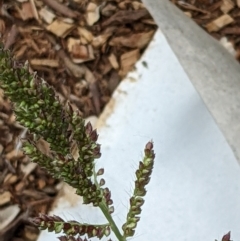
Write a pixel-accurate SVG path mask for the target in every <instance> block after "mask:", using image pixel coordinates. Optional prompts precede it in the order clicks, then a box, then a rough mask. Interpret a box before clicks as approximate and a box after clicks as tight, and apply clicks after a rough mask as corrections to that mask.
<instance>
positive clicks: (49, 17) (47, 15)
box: [39, 7, 56, 24]
mask: <svg viewBox="0 0 240 241" xmlns="http://www.w3.org/2000/svg"><path fill="white" fill-rule="evenodd" d="M39 15H40V16H41V17H42V19H43V20H44V21H45V22H46V23H48V24H51V23H52V22H53V20H54V18H55V17H56V15H55V14H54V13H53V12H51V11H49V10H48V9H47V8H46V7H44V8H42V9H41V10H40V11H39Z"/></svg>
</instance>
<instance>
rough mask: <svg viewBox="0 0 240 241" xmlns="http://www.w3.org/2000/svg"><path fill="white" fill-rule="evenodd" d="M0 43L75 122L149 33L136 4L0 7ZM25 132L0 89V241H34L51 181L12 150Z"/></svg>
mask: <svg viewBox="0 0 240 241" xmlns="http://www.w3.org/2000/svg"><path fill="white" fill-rule="evenodd" d="M0 10H1V11H0V37H1V41H2V42H3V43H4V47H5V49H11V50H12V52H13V54H14V55H15V58H16V59H18V60H19V61H22V62H26V61H28V62H29V64H30V67H31V70H32V71H37V72H38V75H39V76H41V77H43V78H44V79H45V80H46V81H47V82H48V83H49V84H50V85H52V86H54V88H55V89H56V91H57V93H58V94H59V96H60V98H61V100H62V101H71V102H72V104H73V105H74V106H75V108H78V109H79V110H80V111H81V113H82V116H83V117H84V118H85V117H88V116H98V115H99V114H100V113H101V111H102V109H103V108H104V106H105V105H106V103H107V102H108V101H109V99H110V96H111V94H112V92H113V91H114V89H115V88H116V86H117V85H118V84H119V82H120V81H121V79H122V78H123V77H124V76H125V75H126V74H127V73H128V72H129V71H130V70H131V69H132V68H133V66H134V64H135V62H136V61H137V60H138V59H139V58H140V56H141V54H142V53H143V51H144V49H145V48H146V46H147V45H148V43H149V42H150V40H151V39H152V37H153V35H154V32H155V31H156V29H157V26H156V24H155V23H154V21H153V19H152V18H151V16H150V15H149V13H148V11H147V10H146V8H145V7H144V6H143V4H142V3H141V2H140V1H138V0H137V1H132V0H131V1H129V0H126V1H120V0H111V1H95V0H93V1H90V0H12V1H10V0H9V1H7V0H6V1H0ZM25 133H26V130H25V129H24V128H23V127H21V126H20V125H18V124H17V123H16V122H15V117H14V115H13V113H12V108H11V104H10V103H9V101H8V100H7V99H6V98H5V97H4V94H3V91H2V90H1V89H0V241H10V240H11V241H23V240H24V241H35V240H36V239H37V237H38V234H39V231H38V230H37V229H36V228H35V227H33V226H32V225H31V223H29V222H28V221H27V218H29V217H34V216H37V215H38V213H39V212H41V213H46V212H47V211H48V210H49V208H50V206H51V204H52V202H53V200H54V198H55V197H56V195H57V192H58V181H57V180H54V179H52V178H51V177H50V176H49V175H47V174H46V172H45V171H44V170H42V169H41V168H39V167H37V166H36V165H34V164H33V163H31V162H30V160H29V159H28V158H27V157H26V156H24V155H23V153H22V152H21V150H20V147H21V142H20V138H23V137H24V135H25Z"/></svg>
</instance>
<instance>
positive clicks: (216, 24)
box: [206, 14, 234, 32]
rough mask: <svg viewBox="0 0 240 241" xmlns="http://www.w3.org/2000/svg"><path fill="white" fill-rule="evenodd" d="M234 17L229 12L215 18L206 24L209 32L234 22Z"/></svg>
mask: <svg viewBox="0 0 240 241" xmlns="http://www.w3.org/2000/svg"><path fill="white" fill-rule="evenodd" d="M233 21H234V19H233V18H232V17H231V16H229V15H228V14H225V15H222V16H221V17H219V18H217V19H215V20H214V21H212V22H210V23H208V24H207V25H206V29H207V30H208V32H217V31H218V30H220V29H221V28H223V27H225V26H227V25H228V24H230V23H232V22H233Z"/></svg>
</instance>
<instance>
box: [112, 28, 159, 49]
mask: <svg viewBox="0 0 240 241" xmlns="http://www.w3.org/2000/svg"><path fill="white" fill-rule="evenodd" d="M153 34H154V31H149V32H147V33H136V34H131V35H130V36H120V37H115V38H113V39H111V41H110V42H109V45H111V46H125V47H129V48H139V49H142V48H144V47H146V45H147V44H148V43H149V41H150V40H151V39H152V37H153Z"/></svg>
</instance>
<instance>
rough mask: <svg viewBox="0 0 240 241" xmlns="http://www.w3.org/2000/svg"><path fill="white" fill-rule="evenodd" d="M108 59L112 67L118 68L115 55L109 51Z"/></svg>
mask: <svg viewBox="0 0 240 241" xmlns="http://www.w3.org/2000/svg"><path fill="white" fill-rule="evenodd" d="M108 60H109V62H110V63H111V65H112V67H113V68H114V69H118V68H119V64H118V61H117V58H116V56H115V55H114V54H113V53H111V54H110V55H109V57H108Z"/></svg>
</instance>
